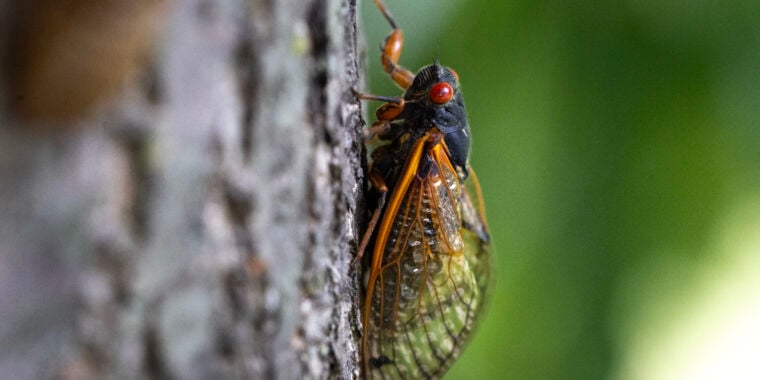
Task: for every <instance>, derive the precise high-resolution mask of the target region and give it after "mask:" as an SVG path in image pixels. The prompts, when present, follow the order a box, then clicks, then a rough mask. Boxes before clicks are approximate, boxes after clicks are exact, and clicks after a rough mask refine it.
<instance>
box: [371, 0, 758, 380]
mask: <svg viewBox="0 0 760 380" xmlns="http://www.w3.org/2000/svg"><path fill="white" fill-rule="evenodd" d="M386 3H387V5H388V7H389V8H390V9H391V11H392V13H393V14H394V15H395V16H396V19H397V21H398V22H399V23H400V25H401V27H402V28H403V29H404V32H405V37H406V44H405V50H404V54H403V55H402V58H401V63H402V64H403V65H404V66H406V67H408V68H409V69H411V70H413V71H416V70H417V69H418V68H420V67H422V66H423V65H425V64H429V63H431V62H432V61H433V60H434V59H435V58H436V57H439V58H440V61H441V63H443V64H445V65H448V66H451V67H453V68H455V69H456V71H457V72H458V73H459V76H460V78H461V82H462V86H463V90H464V95H465V99H466V102H467V106H468V112H469V117H470V124H471V127H472V131H473V135H474V141H473V150H472V156H471V161H472V165H473V167H474V168H475V169H476V170H477V172H478V175H479V178H480V181H481V183H482V185H483V187H484V193H485V200H486V206H487V210H488V217H489V222H490V228H491V232H492V235H493V239H494V245H495V250H494V252H495V261H494V265H495V267H496V271H497V272H498V273H497V280H496V283H495V288H494V292H493V294H492V295H491V299H490V307H489V309H488V310H487V314H486V317H485V319H484V320H483V322H482V323H481V325H480V327H479V329H478V331H477V333H476V335H475V337H474V339H473V341H472V342H471V344H470V345H469V347H468V349H467V350H465V352H464V354H463V355H462V357H461V359H460V360H459V361H458V362H457V364H456V365H455V366H454V367H453V368H452V370H451V371H450V372H449V374H448V375H447V379H560V380H561V379H571V380H572V379H579V380H580V379H583V380H588V379H625V380H634V379H635V380H653V379H663V380H666V379H667V380H674V379H684V380H687V379H688V380H693V379H760V2H757V1H753V2H741V1H734V0H728V1H722V2H718V1H708V0H694V1H662V0H638V1H636V0H630V1H618V2H610V1H574V2H564V1H521V0H520V1H518V0H506V1H492V0H489V1H486V0H451V1H442V0H414V1H410V0H403V1H402V0H386ZM361 6H362V28H363V30H364V32H365V34H366V37H367V45H368V52H367V54H368V61H369V73H370V74H369V76H368V82H369V88H370V91H371V92H374V93H379V94H383V95H396V94H399V92H400V90H398V89H397V88H396V87H394V86H393V85H392V84H391V82H390V80H389V79H387V77H386V76H385V75H384V74H383V73H382V70H381V67H380V65H379V62H378V51H377V49H378V48H377V46H378V44H379V43H380V41H382V39H383V38H384V37H385V35H386V34H387V32H388V31H389V27H388V25H387V23H386V22H385V20H384V19H383V18H382V17H381V15H380V14H379V12H378V11H377V9H376V8H375V7H374V5H373V3H372V1H371V0H363V1H362V4H361ZM375 106H376V104H374V103H373V104H371V105H370V114H371V112H372V110H373V109H374V107H375Z"/></svg>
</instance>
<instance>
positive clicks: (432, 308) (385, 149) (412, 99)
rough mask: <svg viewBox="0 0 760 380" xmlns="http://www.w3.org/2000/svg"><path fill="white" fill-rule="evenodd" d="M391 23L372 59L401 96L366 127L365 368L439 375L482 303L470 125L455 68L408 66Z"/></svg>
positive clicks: (482, 231)
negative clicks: (372, 144) (374, 142)
mask: <svg viewBox="0 0 760 380" xmlns="http://www.w3.org/2000/svg"><path fill="white" fill-rule="evenodd" d="M375 4H376V5H377V7H378V8H379V9H380V11H381V12H382V13H383V15H384V16H385V18H386V19H387V20H388V22H389V23H390V25H391V28H392V30H391V32H390V34H389V35H388V37H387V38H386V39H385V42H384V43H383V44H382V45H381V49H380V50H381V62H382V64H383V68H384V70H385V72H386V73H388V75H389V76H390V77H391V79H392V80H393V81H394V82H395V83H396V84H398V85H399V86H400V87H401V88H403V89H404V90H405V92H404V94H403V96H399V97H387V96H377V95H370V94H358V97H359V98H361V99H366V100H381V101H385V103H384V104H383V105H382V106H381V107H380V108H378V110H377V112H376V116H377V121H376V122H375V123H374V124H372V126H371V127H370V128H369V130H368V134H369V135H372V136H376V137H377V138H378V140H380V141H381V142H383V145H381V146H379V147H378V148H376V149H375V150H374V151H373V152H372V156H371V164H370V170H369V179H370V184H371V189H370V194H369V197H368V198H369V202H371V203H370V204H373V203H375V204H376V207H375V209H374V212H373V213H372V216H371V219H370V222H369V223H368V228H367V231H366V232H365V234H364V237H363V239H362V242H361V244H360V246H359V253H358V257H360V258H361V257H363V254H364V251H365V250H366V249H367V247H371V248H370V250H369V252H370V253H369V254H368V255H366V256H365V257H364V260H363V269H364V271H365V274H366V278H367V283H366V286H365V289H364V301H363V305H362V324H363V326H362V328H363V336H362V344H361V350H362V363H363V374H364V376H365V377H366V378H381V379H417V378H440V377H442V376H443V374H444V373H445V372H446V370H447V369H448V368H449V367H450V366H451V365H452V364H453V362H454V360H456V358H457V357H458V356H459V354H460V352H461V350H462V348H463V347H464V345H465V343H466V342H467V340H468V337H469V335H470V333H471V332H472V330H473V328H474V326H475V324H476V321H477V320H478V316H479V314H480V311H481V309H482V307H483V303H484V295H485V292H486V287H487V285H488V282H489V243H490V237H489V234H488V229H487V226H486V220H485V213H484V210H483V206H482V205H483V202H482V196H481V194H480V186H479V184H478V181H477V178H476V176H475V173H474V171H473V170H472V168H471V167H470V165H469V162H468V157H469V151H470V127H469V124H468V122H467V113H466V111H465V107H464V101H463V99H462V93H461V91H460V89H459V76H458V75H457V73H456V72H455V71H454V70H452V69H450V68H448V67H445V66H442V65H440V64H438V63H437V62H436V63H434V64H432V65H429V66H425V67H423V68H422V69H421V70H420V71H419V72H417V74H413V73H412V72H410V71H409V70H407V69H405V68H404V67H402V66H400V65H399V64H398V60H399V57H400V55H401V49H402V46H403V36H402V33H401V30H400V29H399V28H398V26H397V24H396V21H395V19H394V18H393V17H392V16H391V14H390V12H389V11H388V10H387V8H386V7H385V4H383V2H382V1H381V0H375Z"/></svg>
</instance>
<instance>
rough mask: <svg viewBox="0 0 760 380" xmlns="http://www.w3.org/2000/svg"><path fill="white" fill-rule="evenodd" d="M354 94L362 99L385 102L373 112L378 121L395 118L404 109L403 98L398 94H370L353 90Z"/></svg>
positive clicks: (404, 102)
mask: <svg viewBox="0 0 760 380" xmlns="http://www.w3.org/2000/svg"><path fill="white" fill-rule="evenodd" d="M355 94H356V97H357V98H359V99H362V100H380V101H383V102H385V103H384V104H383V105H381V106H380V108H378V109H377V111H376V112H375V116H376V117H377V120H380V121H391V120H393V119H395V118H396V117H398V115H399V114H400V113H401V111H403V110H404V104H406V101H405V100H404V98H402V97H400V96H382V95H372V94H365V93H361V92H355Z"/></svg>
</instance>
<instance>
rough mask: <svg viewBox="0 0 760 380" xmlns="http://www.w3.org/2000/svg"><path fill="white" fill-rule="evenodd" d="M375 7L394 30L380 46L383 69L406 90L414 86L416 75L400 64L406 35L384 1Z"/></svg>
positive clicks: (378, 0) (376, 2)
mask: <svg viewBox="0 0 760 380" xmlns="http://www.w3.org/2000/svg"><path fill="white" fill-rule="evenodd" d="M375 5H377V8H378V9H380V12H382V13H383V16H385V19H386V20H388V23H389V24H391V28H393V30H391V32H390V34H388V37H385V42H383V43H382V44H381V45H380V61H381V62H382V63H383V69H384V70H385V72H386V73H388V75H390V76H391V79H393V81H394V82H396V84H398V85H399V86H400V87H401V88H403V89H404V90H406V89H407V88H409V86H411V85H412V81H413V80H414V74H412V72H411V71H409V70H407V69H405V68H403V67H402V66H399V64H398V59H399V58H400V57H401V50H402V49H403V47H404V35H403V33H401V29H399V28H398V24H396V20H395V19H394V18H393V16H392V15H391V12H389V11H388V8H386V7H385V4H384V3H383V1H382V0H375Z"/></svg>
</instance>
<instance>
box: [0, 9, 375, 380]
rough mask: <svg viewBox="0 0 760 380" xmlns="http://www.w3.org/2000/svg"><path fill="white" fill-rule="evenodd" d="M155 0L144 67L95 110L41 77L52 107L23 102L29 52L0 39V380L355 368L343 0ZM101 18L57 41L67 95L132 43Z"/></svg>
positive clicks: (312, 373)
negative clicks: (108, 51)
mask: <svg viewBox="0 0 760 380" xmlns="http://www.w3.org/2000/svg"><path fill="white" fill-rule="evenodd" d="M76 2H77V1H71V3H76ZM141 2H142V5H144V6H146V7H147V6H148V5H147V3H153V2H151V1H149V0H140V1H137V2H136V3H138V4H140V3H141ZM13 3H14V2H13V1H11V0H1V1H0V17H3V18H5V19H4V20H1V19H0V25H3V26H2V28H4V30H3V32H8V30H5V29H8V28H10V27H9V26H7V25H11V24H13V22H10V21H13V20H11V19H12V18H13V17H15V16H14V12H13V7H14V5H12V4H13ZM37 3H39V4H40V5H39V6H45V4H48V5H49V4H50V3H51V2H47V3H46V2H45V1H44V0H41V1H38V2H37ZM103 3H109V2H108V1H105V0H104V1H103ZM122 3H128V2H122ZM157 3H160V2H157ZM153 5H155V4H153ZM138 6H140V5H138ZM151 6H152V5H151ZM106 7H107V6H106ZM154 8H155V10H150V11H146V12H154V13H151V14H150V17H147V18H146V19H151V20H157V21H158V22H157V25H159V27H158V29H157V32H155V33H148V34H146V35H147V36H149V37H146V36H145V35H143V34H140V33H136V34H135V35H139V36H141V37H140V38H145V39H148V40H150V43H149V44H148V45H150V46H151V50H150V51H152V52H153V54H151V55H150V60H149V61H148V63H146V64H135V67H134V68H135V70H134V71H135V73H134V74H130V75H127V76H125V78H128V79H127V80H126V85H124V86H123V87H119V89H118V91H113V92H112V93H111V92H109V91H106V90H103V92H102V94H100V93H99V95H98V96H96V97H94V98H95V99H96V100H97V102H95V103H94V105H92V106H89V105H86V104H85V106H81V107H80V108H76V109H73V108H72V107H74V106H72V105H71V104H69V103H66V101H68V100H69V99H70V98H71V97H72V96H74V94H67V93H66V90H65V89H62V88H56V87H54V86H55V83H57V82H55V81H50V80H45V81H43V82H41V83H42V84H36V85H37V86H42V90H41V93H42V94H44V95H48V94H50V95H51V98H52V99H53V100H39V101H40V102H43V101H45V102H48V101H49V102H53V103H55V102H63V103H61V104H63V105H62V106H60V107H58V108H56V107H57V106H56V107H54V106H51V105H49V104H48V103H44V104H43V105H41V106H39V107H27V109H26V110H24V111H18V110H19V109H22V108H23V107H21V108H14V107H15V106H14V105H13V104H14V101H17V100H18V101H22V102H27V105H28V104H29V103H28V102H31V101H34V100H33V99H30V98H25V97H24V96H22V95H23V94H21V95H20V94H19V93H17V92H19V91H21V92H23V91H26V90H24V89H25V88H27V87H24V86H25V85H26V84H28V83H26V82H23V80H25V79H23V78H24V77H23V75H20V74H18V71H14V69H13V68H11V67H10V66H11V65H13V64H14V63H13V62H17V61H19V60H20V62H23V65H20V66H21V67H22V68H21V69H18V68H15V69H18V70H32V68H30V67H32V65H31V64H30V62H29V60H33V59H35V58H29V56H33V54H32V55H29V56H24V57H25V58H24V57H22V58H19V59H16V57H15V55H16V54H20V53H18V50H14V49H15V48H13V47H14V46H17V45H18V41H17V40H13V39H12V38H11V39H8V40H3V41H2V42H1V45H0V51H3V52H4V54H5V56H4V57H3V60H2V62H3V67H2V72H3V73H4V74H3V76H4V77H3V78H2V79H3V80H2V84H0V103H2V106H0V107H2V108H0V321H2V323H0V378H2V379H11V378H13V379H32V378H72V379H74V378H76V379H79V378H126V379H131V378H161V379H172V378H178V379H195V378H254V379H269V378H273V379H275V378H276V379H301V378H343V379H347V378H356V377H357V376H358V370H357V359H358V358H357V356H358V354H357V338H358V334H359V330H358V324H359V322H358V319H359V317H358V309H357V302H358V301H357V300H358V296H357V292H358V275H357V273H356V268H354V267H353V266H352V260H353V253H354V250H355V247H356V245H357V241H358V240H359V238H360V237H359V236H358V223H359V222H360V218H359V217H358V216H359V215H363V212H362V210H361V209H360V205H361V200H362V191H363V186H362V175H363V174H362V169H361V163H362V157H363V153H364V152H363V145H362V144H361V139H360V132H359V131H360V127H361V119H360V106H359V104H358V103H357V101H356V100H355V98H354V96H353V95H352V92H351V89H352V88H356V85H357V81H358V77H359V66H358V63H357V62H358V58H357V49H356V33H357V29H356V14H355V11H356V9H355V0H308V1H302V0H283V1H279V0H278V1H270V0H249V1H245V0H230V1H221V0H219V1H204V0H176V1H173V2H165V3H163V4H162V5H161V6H158V7H154ZM104 12H105V14H106V15H107V14H109V13H108V12H110V14H112V15H113V19H108V16H103V14H104V13H98V17H97V19H98V20H100V21H99V22H100V23H102V24H98V25H100V26H98V25H95V26H92V25H90V26H88V25H87V23H85V22H80V23H79V24H77V25H84V26H76V27H79V28H82V30H81V31H80V32H77V33H72V34H71V35H74V36H79V37H71V38H74V39H76V38H81V35H86V36H88V37H86V39H87V40H88V41H90V40H92V41H94V42H92V44H90V43H89V42H88V43H82V42H81V41H78V40H74V41H73V42H71V41H69V42H70V45H71V47H70V49H78V48H80V47H81V46H85V47H83V48H81V49H83V51H81V52H78V51H75V52H72V54H75V56H76V57H79V58H77V59H80V60H81V61H82V62H85V63H83V64H82V65H85V66H83V67H84V68H85V69H83V70H81V72H82V73H84V74H82V75H85V77H84V78H79V77H75V78H73V79H72V80H73V81H74V82H75V83H76V84H77V87H76V88H77V89H78V90H81V89H83V88H85V89H86V88H87V87H88V86H90V87H98V86H96V85H91V83H93V82H96V80H97V78H94V79H88V78H87V77H86V75H87V73H93V72H97V70H99V69H103V68H104V67H105V68H106V71H108V70H110V67H111V66H109V65H111V63H110V61H108V60H107V59H103V60H101V59H100V58H99V56H98V54H99V53H98V52H100V50H97V49H101V47H102V46H108V47H109V48H110V47H112V46H124V45H120V44H121V43H122V41H120V40H119V38H123V36H127V35H128V33H127V32H124V31H123V30H121V29H118V32H114V33H115V34H114V35H109V34H108V30H109V29H108V28H110V27H111V26H110V25H117V24H116V23H117V19H124V18H125V17H127V16H125V14H126V12H124V11H123V10H119V9H116V10H112V11H104ZM138 13H139V12H138ZM29 14H31V15H34V14H39V13H38V12H30V13H29ZM130 14H131V13H130ZM25 17H26V16H25ZM28 17H35V16H28ZM140 17H142V16H140ZM104 18H105V20H104ZM137 18H139V17H137V16H136V19H137ZM73 22H74V21H72V23H73ZM24 23H25V24H27V25H34V24H33V23H31V21H29V20H24ZM110 23H113V24H110ZM120 27H121V26H119V28H120ZM87 28H92V29H91V30H88V29H87ZM101 28H105V29H101ZM114 28H116V27H115V26H114ZM127 28H129V26H127ZM138 32H139V30H138ZM6 34H8V33H3V35H6ZM9 35H14V34H13V33H10V34H9ZM15 36H16V37H13V38H16V39H19V38H21V40H22V41H23V38H24V37H23V36H22V37H19V35H18V34H16V35H15ZM103 36H108V38H111V39H110V40H107V41H101V40H98V39H99V38H100V39H104V38H105V37H103ZM120 36H121V37H120ZM62 38H64V41H65V38H68V37H62ZM114 38H115V39H114ZM90 42H91V41H90ZM51 44H52V45H54V46H59V47H60V46H68V45H65V44H63V43H61V42H60V41H56V42H55V43H54V44H53V43H51ZM125 44H126V42H125ZM43 45H44V44H43ZM90 45H92V46H97V47H96V48H92V49H95V50H86V49H88V48H87V46H90ZM138 45H139V44H138ZM92 46H91V47H92ZM43 50H44V49H43ZM44 51H45V52H47V51H48V50H44ZM128 53H129V54H138V53H139V49H138V48H136V49H135V52H128ZM51 54H53V53H51ZM104 54H105V53H104ZM48 59H54V60H56V59H61V60H63V59H64V58H63V57H57V56H55V55H51V56H50V57H48ZM76 62H79V61H75V63H72V65H74V66H76V65H78V64H79V63H76ZM114 62H115V61H114ZM119 62H120V61H119ZM56 65H57V63H56ZM56 65H53V67H57V66H56ZM35 67H36V66H35ZM61 71H62V73H61V74H60V75H64V76H65V75H70V76H71V75H79V74H77V73H78V71H76V70H73V69H71V70H70V69H69V67H68V66H66V67H64V69H61ZM109 74H110V72H109ZM93 75H94V74H93ZM19 78H22V79H19ZM69 79H71V78H67V79H66V80H69ZM16 81H22V83H21V84H18V83H16ZM14 83H15V84H14ZM45 86H51V88H47V87H45ZM19 89H21V90H19ZM30 91H31V90H30ZM57 94H62V95H60V96H59V98H57V99H56V98H55V97H56V96H58V95H57ZM76 95H78V94H76ZM64 103H65V104H64ZM59 108H60V109H63V110H65V112H63V113H52V111H51V114H46V112H47V111H48V110H56V109H59ZM30 110H31V111H30ZM40 110H42V111H40ZM35 112H36V113H35ZM22 113H24V115H23V116H20V115H21V114H22ZM61 115H65V117H64V116H61Z"/></svg>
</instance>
